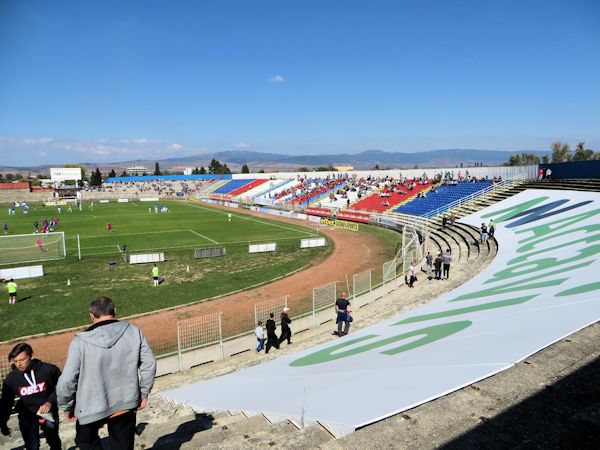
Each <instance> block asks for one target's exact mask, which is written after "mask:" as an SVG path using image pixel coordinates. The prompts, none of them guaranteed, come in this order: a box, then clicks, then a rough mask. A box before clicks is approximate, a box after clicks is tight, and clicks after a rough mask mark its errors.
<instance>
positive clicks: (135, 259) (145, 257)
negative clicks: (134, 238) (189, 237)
mask: <svg viewBox="0 0 600 450" xmlns="http://www.w3.org/2000/svg"><path fill="white" fill-rule="evenodd" d="M164 260H165V254H164V253H162V252H160V253H140V254H137V255H129V264H146V263H153V262H163V261H164Z"/></svg>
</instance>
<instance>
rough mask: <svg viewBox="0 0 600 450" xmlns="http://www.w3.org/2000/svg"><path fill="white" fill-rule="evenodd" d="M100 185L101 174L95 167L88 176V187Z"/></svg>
mask: <svg viewBox="0 0 600 450" xmlns="http://www.w3.org/2000/svg"><path fill="white" fill-rule="evenodd" d="M101 184H102V174H101V173H100V169H98V167H96V170H95V171H93V172H92V174H91V175H90V185H91V186H100V185H101Z"/></svg>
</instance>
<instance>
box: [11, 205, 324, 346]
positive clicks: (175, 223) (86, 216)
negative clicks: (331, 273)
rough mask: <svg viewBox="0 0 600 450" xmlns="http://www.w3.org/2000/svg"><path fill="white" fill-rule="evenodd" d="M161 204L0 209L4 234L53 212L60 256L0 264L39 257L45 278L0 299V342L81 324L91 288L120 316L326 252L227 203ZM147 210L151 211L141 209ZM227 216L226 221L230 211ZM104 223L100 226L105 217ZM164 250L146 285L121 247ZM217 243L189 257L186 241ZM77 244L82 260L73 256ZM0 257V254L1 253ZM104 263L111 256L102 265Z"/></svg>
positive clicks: (226, 288) (263, 276)
mask: <svg viewBox="0 0 600 450" xmlns="http://www.w3.org/2000/svg"><path fill="white" fill-rule="evenodd" d="M158 205H159V206H160V205H165V206H167V207H168V209H169V212H165V213H160V212H159V213H155V212H154V204H153V203H142V202H130V203H115V202H111V203H106V204H102V203H98V202H95V204H94V207H93V209H92V208H91V205H90V204H89V203H87V202H86V203H85V204H84V206H83V210H82V211H79V210H78V209H76V207H75V205H73V206H72V212H68V207H64V206H63V207H62V212H61V213H60V214H59V213H58V211H57V209H56V207H50V206H47V207H46V208H42V206H41V205H31V208H30V210H29V214H27V215H24V214H23V213H22V212H21V210H20V209H17V212H16V214H15V215H12V216H9V215H8V208H6V207H3V208H2V211H1V212H0V223H2V224H4V223H7V224H8V227H9V234H10V235H17V234H27V233H33V231H34V227H33V222H34V221H38V222H39V223H40V226H41V223H42V220H43V219H48V220H50V219H51V218H53V217H58V218H59V226H58V228H57V229H56V231H62V232H64V233H65V241H66V254H67V256H66V258H64V259H59V260H53V261H42V262H38V263H35V262H32V263H28V264H23V263H19V264H16V263H13V264H7V263H6V261H2V262H3V264H2V265H0V269H5V268H8V267H16V266H24V265H34V264H42V265H43V267H44V276H43V277H39V278H29V279H22V280H18V281H17V283H18V286H19V291H18V299H20V301H18V302H17V304H16V305H8V301H7V299H5V300H4V301H2V302H1V303H0V341H4V340H7V339H13V338H17V337H19V336H26V335H31V334H37V333H44V332H50V331H53V330H57V329H63V328H68V327H74V326H79V325H84V324H86V323H87V322H88V320H89V319H88V317H87V313H86V310H87V305H89V302H90V301H91V300H93V299H94V298H95V297H97V296H99V295H107V296H109V297H112V298H113V299H114V300H115V301H116V302H117V305H118V306H119V314H120V316H128V315H133V314H139V313H144V312H148V311H153V310H157V309H162V308H167V307H171V306H176V305H181V304H186V303H190V302H196V301H201V300H202V299H206V298H210V297H214V296H216V295H221V294H225V293H228V292H233V291H236V290H239V289H244V288H247V287H249V286H253V285H256V284H260V283H264V282H268V281H269V280H272V279H274V278H277V277H280V276H284V275H285V274H287V273H290V272H293V271H294V270H297V269H299V268H301V267H304V266H306V265H308V264H311V263H314V262H315V261H319V260H321V259H323V258H325V257H326V256H327V255H328V254H329V253H330V252H331V251H332V248H331V244H330V243H328V245H327V246H326V247H320V248H310V249H301V248H300V240H301V239H303V238H309V237H315V236H316V235H317V230H316V229H315V228H314V227H312V228H311V227H309V226H308V224H307V225H306V226H300V225H294V224H288V223H282V222H278V221H273V220H269V219H267V218H263V217H256V216H250V215H247V214H242V213H239V212H237V211H236V210H235V209H231V210H222V209H216V208H211V207H209V206H206V205H205V204H202V203H185V202H159V203H158ZM149 208H150V209H149ZM229 214H231V220H230V219H229ZM109 222H110V224H111V225H112V231H111V232H109V231H108V230H107V223H109ZM270 242H276V243H277V251H276V252H273V253H255V254H249V253H248V245H249V244H260V243H270ZM123 245H126V246H127V250H128V252H129V254H136V253H147V252H159V251H160V252H164V253H165V257H166V259H167V261H165V262H163V263H160V264H159V268H160V270H161V279H163V280H164V281H163V283H162V284H161V287H160V288H159V289H156V288H154V287H153V286H152V277H151V269H152V264H135V265H131V264H128V263H127V262H126V261H125V260H124V259H123V258H122V254H121V248H122V247H123ZM221 246H223V247H225V248H226V251H227V255H226V256H223V257H215V258H203V259H195V258H194V257H193V255H194V249H198V248H204V247H221ZM79 252H81V259H79ZM0 259H1V258H0ZM109 263H111V264H109Z"/></svg>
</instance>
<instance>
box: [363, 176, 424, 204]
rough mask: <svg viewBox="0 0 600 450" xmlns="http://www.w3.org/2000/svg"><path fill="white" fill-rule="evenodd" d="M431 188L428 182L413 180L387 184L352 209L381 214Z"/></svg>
mask: <svg viewBox="0 0 600 450" xmlns="http://www.w3.org/2000/svg"><path fill="white" fill-rule="evenodd" d="M430 187H431V182H430V181H429V180H422V181H421V180H414V181H404V182H398V183H389V184H388V185H386V186H385V187H384V188H383V189H381V191H379V192H377V193H374V194H372V195H370V196H368V197H367V198H365V199H362V200H361V201H360V202H357V203H356V204H354V205H353V207H352V209H355V210H359V211H370V212H383V211H387V210H388V209H391V208H393V207H394V206H396V205H398V204H400V203H402V202H405V201H407V200H410V199H412V198H414V197H415V196H417V195H418V194H420V193H421V192H423V191H426V190H427V189H429V188H430Z"/></svg>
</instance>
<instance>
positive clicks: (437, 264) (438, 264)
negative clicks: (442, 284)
mask: <svg viewBox="0 0 600 450" xmlns="http://www.w3.org/2000/svg"><path fill="white" fill-rule="evenodd" d="M443 262H444V259H443V258H442V252H441V251H440V252H439V253H438V255H437V257H436V258H435V261H433V268H434V274H435V279H436V280H440V279H441V278H442V264H443Z"/></svg>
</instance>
